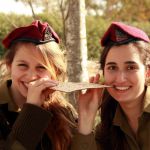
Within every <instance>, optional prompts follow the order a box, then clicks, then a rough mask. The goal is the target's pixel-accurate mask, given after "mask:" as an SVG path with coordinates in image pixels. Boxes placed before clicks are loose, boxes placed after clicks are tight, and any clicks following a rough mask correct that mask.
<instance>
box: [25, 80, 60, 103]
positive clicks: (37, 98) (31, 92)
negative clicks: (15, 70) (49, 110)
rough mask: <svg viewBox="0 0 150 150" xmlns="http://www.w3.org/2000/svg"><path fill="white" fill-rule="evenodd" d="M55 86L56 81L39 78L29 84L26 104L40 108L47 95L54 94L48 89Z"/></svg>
mask: <svg viewBox="0 0 150 150" xmlns="http://www.w3.org/2000/svg"><path fill="white" fill-rule="evenodd" d="M57 84H58V83H57V82H56V81H53V80H50V79H48V78H41V79H39V80H36V81H33V82H30V84H29V87H28V94H27V101H26V102H27V103H31V104H34V105H37V106H41V105H42V104H43V103H44V101H45V100H46V99H47V98H48V97H49V94H52V93H53V92H54V90H52V89H50V87H53V86H56V85H57Z"/></svg>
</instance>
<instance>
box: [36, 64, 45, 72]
mask: <svg viewBox="0 0 150 150" xmlns="http://www.w3.org/2000/svg"><path fill="white" fill-rule="evenodd" d="M37 69H39V70H41V71H42V70H47V69H46V68H45V67H44V66H42V65H40V66H37Z"/></svg>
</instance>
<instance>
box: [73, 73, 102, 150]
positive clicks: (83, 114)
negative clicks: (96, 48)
mask: <svg viewBox="0 0 150 150" xmlns="http://www.w3.org/2000/svg"><path fill="white" fill-rule="evenodd" d="M90 82H92V83H98V82H99V75H98V74H97V75H96V76H95V77H92V78H91V79H90ZM101 95H102V89H91V90H87V91H86V93H84V94H80V96H79V99H78V101H77V104H78V114H79V120H78V121H79V122H78V131H77V132H76V133H75V134H74V136H73V138H72V145H71V150H91V149H92V150H97V149H98V148H97V144H96V140H95V135H94V133H93V128H94V122H95V117H96V113H97V110H98V107H99V106H100V102H101V101H100V98H101Z"/></svg>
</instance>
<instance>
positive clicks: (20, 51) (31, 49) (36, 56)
mask: <svg viewBox="0 0 150 150" xmlns="http://www.w3.org/2000/svg"><path fill="white" fill-rule="evenodd" d="M14 60H24V61H27V62H37V63H42V64H43V63H44V64H45V60H44V57H43V55H42V53H41V51H40V49H39V48H38V47H37V46H36V45H35V44H33V43H21V44H18V45H17V46H16V53H15V56H14Z"/></svg>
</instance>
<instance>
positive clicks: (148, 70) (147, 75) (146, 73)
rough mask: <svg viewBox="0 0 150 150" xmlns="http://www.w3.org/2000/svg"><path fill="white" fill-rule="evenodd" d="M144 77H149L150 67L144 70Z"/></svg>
mask: <svg viewBox="0 0 150 150" xmlns="http://www.w3.org/2000/svg"><path fill="white" fill-rule="evenodd" d="M145 75H146V78H150V69H147V70H146V72H145Z"/></svg>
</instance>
